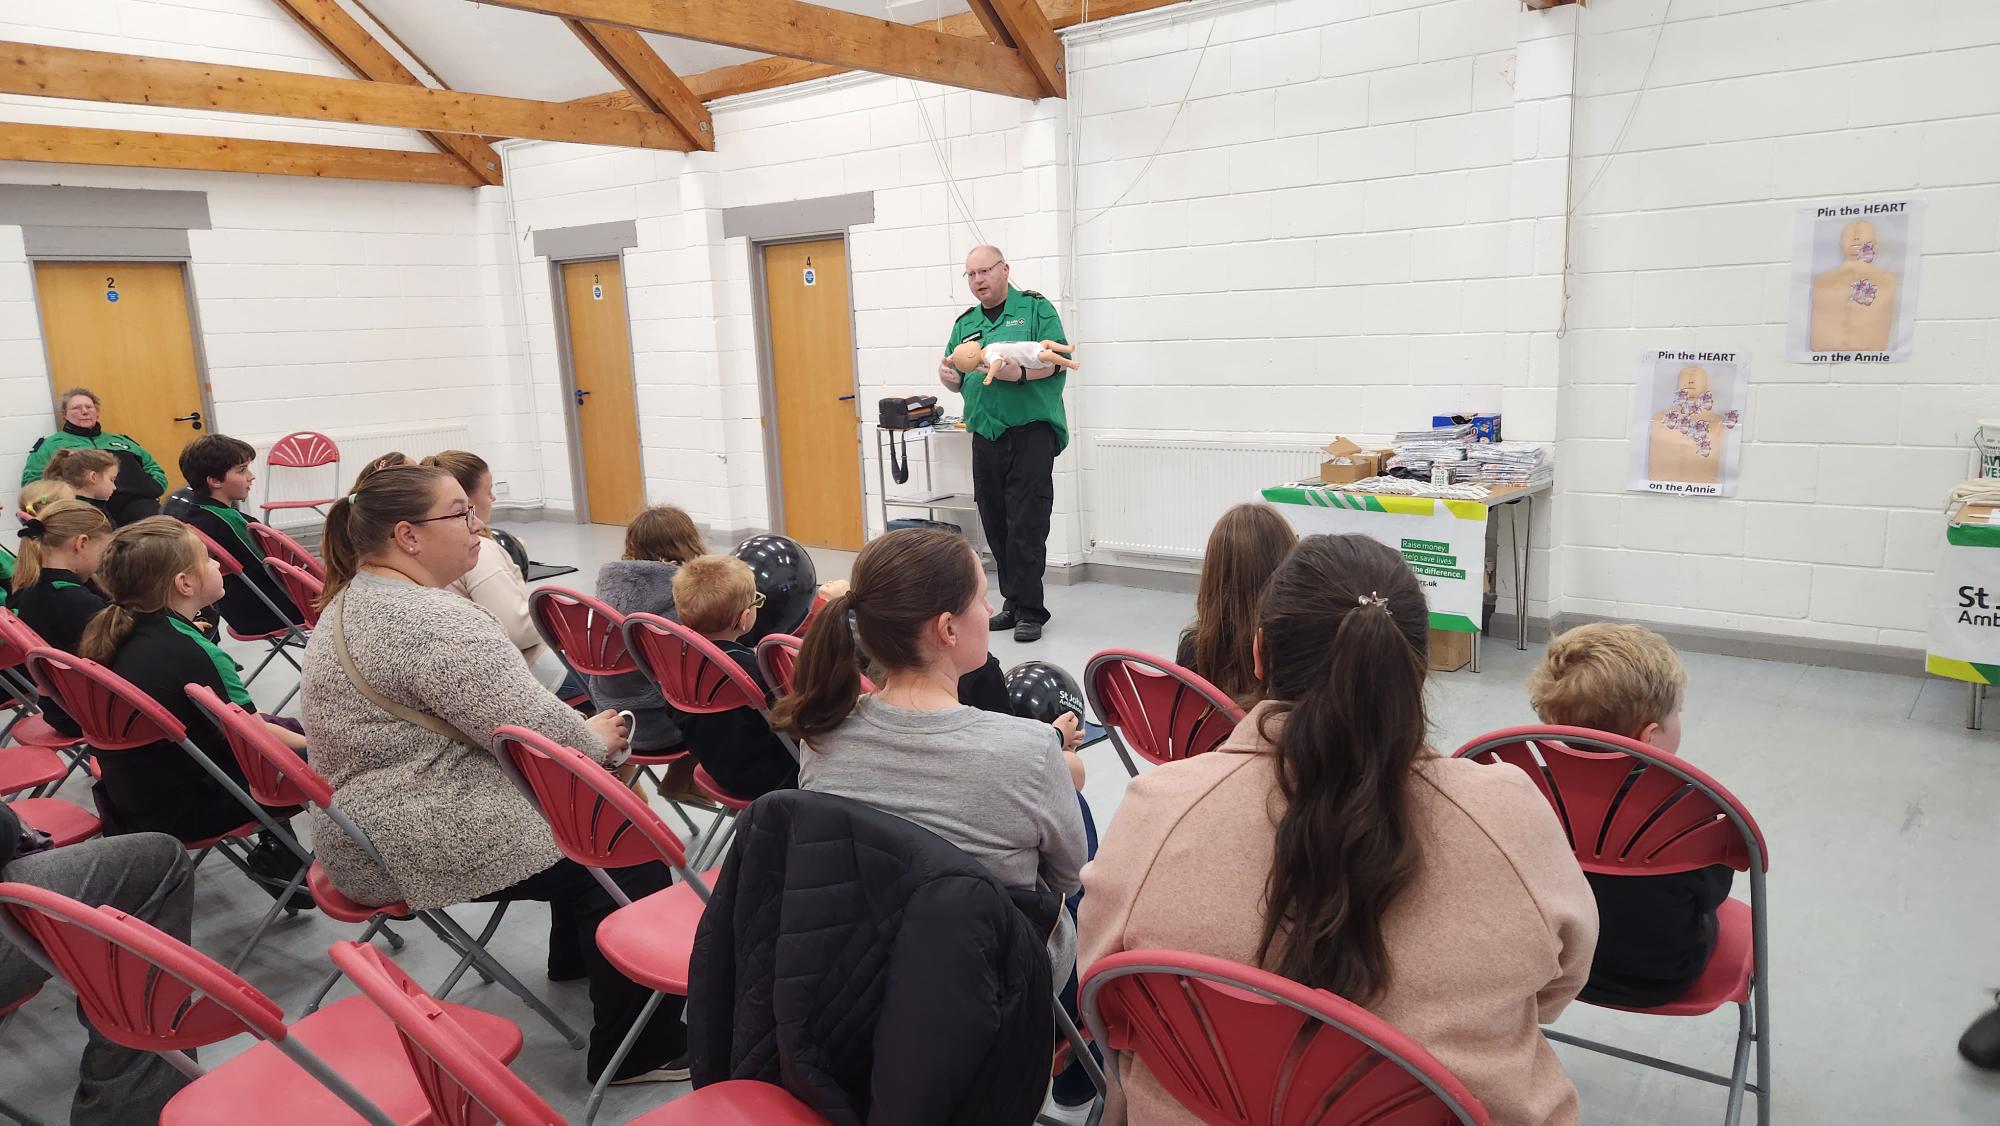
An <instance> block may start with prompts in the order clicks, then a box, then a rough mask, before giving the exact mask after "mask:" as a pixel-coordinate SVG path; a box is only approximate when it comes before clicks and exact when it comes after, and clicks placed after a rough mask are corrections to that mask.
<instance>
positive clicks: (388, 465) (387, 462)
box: [347, 450, 416, 493]
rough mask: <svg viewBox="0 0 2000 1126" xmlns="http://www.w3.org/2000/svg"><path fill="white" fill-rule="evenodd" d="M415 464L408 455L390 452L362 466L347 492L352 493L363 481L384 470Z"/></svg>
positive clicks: (397, 451)
mask: <svg viewBox="0 0 2000 1126" xmlns="http://www.w3.org/2000/svg"><path fill="white" fill-rule="evenodd" d="M415 464H416V463H415V462H413V461H411V460H410V455H409V454H406V453H404V452H403V451H401V450H390V451H389V452H388V453H386V454H383V455H382V456H381V457H378V458H376V459H375V460H374V461H371V462H369V463H368V464H367V465H364V466H362V467H361V472H359V473H357V474H355V476H354V485H353V486H352V487H351V488H349V489H348V490H347V491H348V492H350V493H352V492H354V491H355V490H357V489H359V488H361V483H362V482H363V481H366V480H368V478H370V477H373V476H374V475H375V474H377V473H380V472H382V471H383V470H384V469H394V468H396V467H397V466H399V465H415Z"/></svg>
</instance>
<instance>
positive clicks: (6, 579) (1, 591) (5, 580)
mask: <svg viewBox="0 0 2000 1126" xmlns="http://www.w3.org/2000/svg"><path fill="white" fill-rule="evenodd" d="M13 589H14V553H13V552H11V551H8V550H7V548H6V547H5V546H4V545H0V606H5V605H7V592H8V591H10V590H13Z"/></svg>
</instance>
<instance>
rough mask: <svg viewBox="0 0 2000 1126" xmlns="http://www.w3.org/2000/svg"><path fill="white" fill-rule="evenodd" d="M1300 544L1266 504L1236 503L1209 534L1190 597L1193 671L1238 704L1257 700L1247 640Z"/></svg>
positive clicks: (1253, 632) (1255, 679)
mask: <svg viewBox="0 0 2000 1126" xmlns="http://www.w3.org/2000/svg"><path fill="white" fill-rule="evenodd" d="M1298 542H1299V537H1298V533H1296V532H1294V531H1292V526H1291V525H1290V524H1287V523H1285V518H1284V517H1282V516H1280V515H1278V510H1277V509H1275V508H1272V507H1271V506H1270V505H1268V504H1239V505H1237V506H1236V507H1234V508H1232V509H1230V510H1229V511H1227V512H1225V513H1223V514H1222V519H1220V520H1217V521H1216V522H1215V530H1214V531H1212V532H1210V533H1208V547H1207V549H1206V550H1204V551H1203V552H1202V556H1201V585H1200V586H1199V587H1197V588H1196V589H1195V595H1194V671H1195V672H1197V673H1200V674H1201V675H1202V677H1203V678H1204V679H1206V680H1207V681H1208V682H1209V683H1210V684H1213V685H1215V686H1216V687H1217V688H1220V689H1222V690H1223V691H1224V692H1227V693H1229V694H1230V695H1231V696H1234V697H1235V698H1236V699H1237V700H1238V701H1239V702H1241V703H1249V702H1251V701H1253V700H1255V699H1256V697H1257V670H1256V666H1255V663H1254V662H1253V661H1252V660H1251V657H1250V640H1251V638H1253V637H1255V636H1256V633H1257V608H1258V606H1259V605H1260V604H1261V603H1262V602H1263V599H1264V587H1265V586H1266V585H1268V584H1269V583H1270V581H1271V574H1272V572H1274V571H1276V570H1277V569H1278V564H1280V563H1283V562H1284V561H1285V556H1287V555H1289V554H1291V551H1292V548H1293V547H1295V546H1297V544H1298Z"/></svg>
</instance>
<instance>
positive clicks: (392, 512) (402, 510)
mask: <svg viewBox="0 0 2000 1126" xmlns="http://www.w3.org/2000/svg"><path fill="white" fill-rule="evenodd" d="M451 479H452V478H451V474H449V473H447V472H445V471H444V470H442V469H439V468H437V467H436V466H433V465H391V466H387V467H385V468H380V469H371V470H368V471H366V472H364V473H363V474H362V475H361V479H360V480H359V481H356V482H355V483H354V491H353V492H351V493H349V494H347V495H346V496H344V497H341V498H340V499H339V500H336V501H334V502H333V507H331V508H329V509H327V510H326V535H325V536H323V537H322V538H321V540H320V550H321V551H322V552H323V553H324V554H325V556H326V588H325V589H324V590H322V591H320V596H319V604H320V606H321V608H322V609H323V608H325V607H326V606H328V605H330V604H331V603H332V602H333V596H334V595H336V594H339V593H340V592H341V591H342V590H345V589H346V588H347V584H348V583H351V582H353V581H354V573H355V572H356V571H359V570H360V569H361V561H362V560H364V559H366V558H368V557H369V556H371V555H373V554H375V553H376V552H378V551H380V550H382V545H384V544H386V543H388V542H389V537H390V536H391V535H393V534H395V531H396V525H397V524H400V523H402V522H403V521H405V520H421V519H422V518H423V515H424V513H426V512H429V511H430V507H431V504H432V503H433V502H435V501H436V500H437V491H438V487H439V486H440V485H442V484H444V483H445V482H446V481H449V480H451Z"/></svg>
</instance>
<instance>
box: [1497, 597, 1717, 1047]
mask: <svg viewBox="0 0 2000 1126" xmlns="http://www.w3.org/2000/svg"><path fill="white" fill-rule="evenodd" d="M1686 688H1687V670H1686V669H1685V668H1683V667H1682V665H1681V659H1680V655H1679V654H1677V653H1675V652H1674V648H1673V646H1671V645H1669V644H1667V640H1666V638H1663V637H1661V636H1660V635H1659V634H1657V633H1654V632H1653V631H1651V630H1649V629H1644V628H1642V627H1639V626H1633V625H1621V624H1617V623H1613V622H1597V623H1593V624H1591V625H1583V626H1578V627H1576V628H1575V629H1572V630H1569V631H1568V632H1566V633H1564V634H1563V635H1562V636H1560V637H1558V638H1556V639H1555V640H1554V641H1551V642H1549V649H1548V652H1547V653H1546V654H1544V655H1543V657H1542V663H1541V665H1540V666H1538V667H1537V668H1536V669H1535V671H1534V673H1533V675H1531V676H1529V677H1528V698H1529V702H1530V703H1532V704H1533V705H1534V708H1535V713H1536V714H1537V715H1539V716H1541V717H1542V720H1543V722H1545V723H1555V724H1562V725H1563V726H1566V727H1587V728H1590V729H1592V730H1596V731H1606V732H1610V733H1611V734H1614V735H1623V736H1625V737H1626V738H1629V739H1633V740H1636V741H1638V742H1641V743H1644V744H1646V745H1647V746H1649V747H1651V748H1653V749H1654V750H1656V751H1660V752H1662V753H1664V754H1667V755H1678V754H1679V753H1680V745H1681V703H1682V696H1683V694H1684V692H1685V690H1686ZM1584 875H1585V878H1587V879H1588V880H1589V881H1590V887H1591V890H1592V891H1593V892H1595V893H1596V894H1597V917H1598V933H1597V957H1596V959H1595V960H1594V961H1593V962H1592V963H1591V967H1590V982H1589V984H1587V985H1585V986H1584V987H1583V992H1582V993H1581V994H1579V996H1581V997H1582V998H1583V999H1584V1000H1586V1001H1590V1002H1592V1003H1595V1004H1600V1005H1620V1006H1624V1007H1626V1008H1635V1009H1641V1008H1651V1007H1653V1006H1655V1005H1664V1004H1667V1003H1668V1002H1670V1001H1676V1000H1679V999H1680V998H1681V997H1682V996H1683V995H1684V994H1686V993H1687V991H1688V989H1689V987H1691V986H1692V985H1693V984H1694V982H1695V979H1696V978H1698V977H1700V976H1701V971H1702V969H1703V967H1705V966H1707V965H1708V958H1709V955H1710V954H1711V953H1713V952H1714V950H1715V931H1716V923H1715V912H1716V909H1717V908H1718V907H1720V906H1722V901H1723V900H1724V899H1727V898H1728V897H1729V884H1730V880H1731V879H1732V877H1733V876H1734V875H1735V873H1734V872H1733V871H1731V870H1730V868H1728V867H1727V866H1726V865H1721V864H1716V865H1711V866H1709V867H1707V868H1702V869H1698V870H1696V871H1693V872H1677V873H1674V874H1671V875H1663V876H1607V875H1599V874H1597V873H1594V872H1586V873H1585V874H1584Z"/></svg>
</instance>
